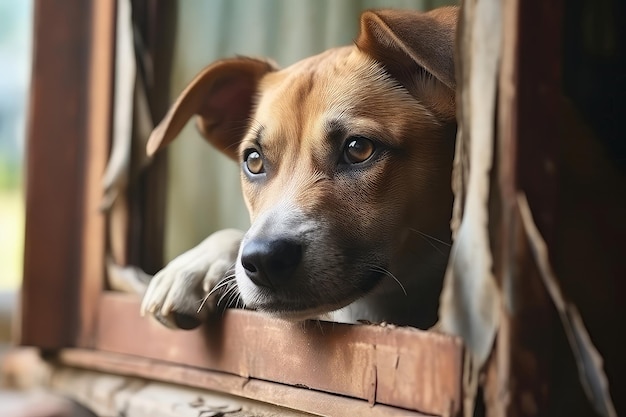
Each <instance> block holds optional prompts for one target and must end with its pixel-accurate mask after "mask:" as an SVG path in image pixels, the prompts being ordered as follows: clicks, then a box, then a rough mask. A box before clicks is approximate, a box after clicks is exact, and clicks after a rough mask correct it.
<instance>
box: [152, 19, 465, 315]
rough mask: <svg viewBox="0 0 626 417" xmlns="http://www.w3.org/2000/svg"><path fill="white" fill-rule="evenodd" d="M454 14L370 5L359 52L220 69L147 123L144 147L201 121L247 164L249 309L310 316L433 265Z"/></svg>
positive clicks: (445, 157)
mask: <svg viewBox="0 0 626 417" xmlns="http://www.w3.org/2000/svg"><path fill="white" fill-rule="evenodd" d="M456 15H457V11H456V9H455V8H443V9H437V10H434V11H432V12H429V13H417V12H406V11H403V12H401V11H391V10H388V11H368V12H365V13H364V14H363V15H362V16H361V33H360V35H359V37H358V39H357V40H356V42H355V45H353V46H350V47H343V48H336V49H331V50H329V51H326V52H324V53H322V54H320V55H317V56H314V57H311V58H308V59H305V60H303V61H300V62H298V63H296V64H294V65H292V66H290V67H288V68H285V69H278V68H276V67H275V66H274V65H273V64H271V63H270V62H267V61H263V60H257V59H250V58H234V59H228V60H222V61H218V62H216V63H214V64H212V65H210V66H209V67H207V68H206V69H205V70H204V71H203V72H202V73H201V74H199V75H198V76H197V77H196V78H195V79H194V80H193V81H192V83H191V84H190V85H189V86H188V87H187V88H186V89H185V91H184V92H183V93H182V94H181V96H180V97H179V98H178V100H177V101H176V103H175V104H174V106H173V107H172V109H171V110H170V111H169V112H168V114H167V115H166V117H165V119H164V120H163V121H162V122H161V124H160V125H159V126H158V127H157V128H156V129H155V131H154V132H153V134H152V136H151V137H150V140H149V143H148V152H149V153H154V152H155V151H157V150H158V149H159V148H161V147H163V146H165V145H166V144H167V143H169V142H170V141H172V140H173V139H174V138H175V137H176V135H177V134H178V133H179V132H180V130H181V129H182V127H183V126H184V124H185V123H186V122H187V121H188V119H189V118H190V117H191V116H192V115H194V114H196V115H198V116H199V117H198V119H197V122H198V126H199V129H200V131H201V133H202V134H203V135H204V136H205V137H206V139H207V140H208V141H209V142H210V143H212V144H213V145H214V146H215V147H217V148H218V149H220V150H221V151H222V152H224V153H225V154H226V155H228V156H229V157H230V158H232V159H234V160H235V161H237V162H238V163H240V164H241V180H242V184H243V192H244V197H245V201H246V204H247V207H248V210H249V212H250V218H251V221H252V226H251V228H250V229H249V230H248V232H247V233H246V235H245V237H244V240H243V242H242V244H241V248H240V251H239V259H238V262H237V265H236V277H237V284H238V287H239V290H240V293H241V296H242V298H243V301H244V302H245V303H246V305H247V306H249V307H252V308H257V309H261V310H266V311H271V312H275V313H279V314H282V315H283V316H288V317H294V318H304V317H310V316H313V315H317V314H319V313H323V312H328V311H331V310H335V309H337V308H340V307H343V306H345V305H347V304H349V303H351V302H352V301H354V300H355V299H357V298H359V297H361V296H363V295H365V294H367V293H368V292H370V291H372V290H373V289H374V288H377V287H379V286H381V282H389V283H392V285H397V284H396V283H395V282H393V280H392V278H390V277H389V275H390V273H393V274H395V275H396V277H397V279H399V280H400V281H401V283H402V284H403V285H404V286H405V289H407V288H408V287H412V284H411V282H410V281H411V280H416V281H419V280H420V275H419V274H420V271H421V270H422V269H423V268H422V269H421V268H420V264H424V265H431V264H432V263H433V260H432V259H430V257H431V252H432V250H433V249H432V247H431V246H432V242H429V241H428V238H425V237H424V236H427V235H428V236H430V235H435V236H439V237H445V236H446V235H447V233H449V232H448V221H449V218H450V209H451V191H450V171H451V162H452V153H453V151H452V149H453V137H454V131H455V126H456V124H455V91H454V90H455V79H454V57H453V45H454V33H455V26H456ZM435 256H439V257H440V258H441V259H440V261H439V262H435V263H441V264H443V263H445V260H446V259H445V256H444V255H440V254H438V253H436V255H435ZM409 275H412V276H410V277H409Z"/></svg>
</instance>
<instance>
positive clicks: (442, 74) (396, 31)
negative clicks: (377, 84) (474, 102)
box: [356, 7, 458, 119]
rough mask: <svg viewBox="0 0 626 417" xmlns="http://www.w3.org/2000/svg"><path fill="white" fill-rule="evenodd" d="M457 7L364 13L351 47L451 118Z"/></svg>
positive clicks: (444, 115) (443, 116)
mask: <svg viewBox="0 0 626 417" xmlns="http://www.w3.org/2000/svg"><path fill="white" fill-rule="evenodd" d="M457 16H458V8H456V7H443V8H439V9H435V10H432V11H430V12H427V13H419V12H408V11H399V10H376V11H366V12H364V13H363V14H362V15H361V32H360V34H359V37H358V39H357V40H356V46H357V47H358V48H359V49H360V50H361V51H362V52H364V53H366V54H368V55H370V56H371V57H373V58H374V59H375V60H377V61H378V62H380V63H381V64H382V65H383V66H384V67H385V69H386V70H387V72H389V74H390V75H391V76H392V77H394V78H395V79H396V80H397V81H398V82H400V83H401V84H402V85H403V86H404V87H405V88H407V90H408V91H409V92H410V93H411V94H413V95H414V96H416V97H417V98H418V99H419V100H420V101H422V102H424V104H425V105H426V106H427V107H429V108H431V110H432V111H433V112H434V113H435V114H436V115H438V116H439V117H442V118H443V119H453V118H454V117H455V113H456V108H455V92H454V90H455V88H456V81H455V71H454V43H455V33H456V23H457Z"/></svg>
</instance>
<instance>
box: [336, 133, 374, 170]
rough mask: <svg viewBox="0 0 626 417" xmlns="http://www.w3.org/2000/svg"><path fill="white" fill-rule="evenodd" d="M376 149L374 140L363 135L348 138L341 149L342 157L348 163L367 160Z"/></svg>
mask: <svg viewBox="0 0 626 417" xmlns="http://www.w3.org/2000/svg"><path fill="white" fill-rule="evenodd" d="M375 150H376V147H375V146H374V142H372V141H371V140H369V139H367V138H364V137H354V138H351V139H349V140H348V142H347V144H346V147H345V149H344V151H343V158H344V160H345V162H347V163H349V164H358V163H360V162H365V161H366V160H368V159H369V158H370V157H371V156H372V155H373V154H374V151H375Z"/></svg>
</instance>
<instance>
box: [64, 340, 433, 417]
mask: <svg viewBox="0 0 626 417" xmlns="http://www.w3.org/2000/svg"><path fill="white" fill-rule="evenodd" d="M57 360H58V363H60V364H61V365H63V367H62V368H61V369H68V368H67V367H75V368H82V369H89V370H93V371H99V372H106V373H108V374H118V375H127V376H133V377H140V378H145V379H147V380H150V381H166V382H168V383H174V384H180V385H183V386H187V387H194V388H202V389H203V390H211V391H217V392H223V393H227V394H230V395H235V396H237V397H243V398H247V399H250V400H255V401H260V402H265V403H270V404H274V405H277V406H279V407H284V408H289V409H292V410H298V411H303V412H307V413H311V414H314V415H324V416H345V415H353V416H361V417H369V416H371V417H374V416H383V417H384V416H389V417H392V416H397V417H399V416H415V417H420V416H424V417H425V415H424V414H421V413H418V412H415V411H409V410H405V409H398V408H393V407H388V406H385V405H381V404H376V405H373V406H372V405H370V404H369V403H368V402H366V401H363V400H355V399H351V398H346V397H341V396H334V395H330V394H326V393H323V392H319V391H314V390H310V389H306V388H302V387H292V386H288V385H282V384H277V383H272V382H266V381H260V380H256V379H251V378H244V377H240V376H234V375H228V374H224V373H221V372H213V371H206V370H201V369H197V368H193V367H189V366H181V365H172V364H170V363H167V362H163V361H157V360H151V359H145V358H137V357H134V356H128V355H120V354H113V353H105V352H95V351H90V350H80V349H65V350H62V351H60V352H59V355H58V356H57ZM57 369H58V368H57ZM74 379H75V378H70V381H71V380H74ZM80 382H81V384H82V381H80ZM128 385H129V384H125V386H128ZM134 385H135V386H136V384H134ZM83 390H84V389H83ZM107 398H108V397H107ZM180 401H181V400H180V398H178V402H180ZM281 415H282V414H281Z"/></svg>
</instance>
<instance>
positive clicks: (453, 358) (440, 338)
mask: <svg viewBox="0 0 626 417" xmlns="http://www.w3.org/2000/svg"><path fill="white" fill-rule="evenodd" d="M99 309H100V311H99V314H98V317H99V321H98V326H97V331H96V340H95V348H96V349H97V350H100V351H105V352H114V353H118V354H123V355H134V356H138V357H142V358H145V359H146V360H147V359H152V360H157V361H160V362H159V366H160V367H165V368H162V369H163V375H166V378H167V380H170V378H171V379H174V380H176V382H178V383H182V384H189V385H192V386H195V387H203V388H209V389H216V390H220V391H223V392H229V393H233V394H235V395H244V394H243V393H242V392H241V391H242V382H241V381H242V380H241V379H233V381H237V382H235V383H230V384H225V383H224V381H222V382H220V383H211V382H210V381H211V377H210V375H213V374H209V373H204V371H203V370H210V371H219V372H223V373H227V374H231V376H232V375H236V376H238V377H239V378H244V381H248V379H250V380H253V379H254V380H264V381H272V382H277V383H281V384H286V385H291V386H295V387H299V388H309V389H313V390H317V391H324V392H328V393H332V394H340V395H343V396H346V397H352V398H356V399H361V400H366V401H368V402H369V403H370V404H372V405H373V404H385V405H389V406H393V407H401V408H404V409H408V410H414V411H419V412H422V413H426V414H432V415H457V414H459V413H460V411H461V398H462V396H461V381H462V370H463V347H462V344H461V342H460V341H459V340H458V339H456V338H453V337H450V336H446V335H441V334H437V333H433V332H424V331H419V330H416V329H411V328H396V327H394V326H378V325H347V324H338V323H327V322H307V323H305V324H302V323H298V324H295V323H291V322H286V321H282V320H277V319H273V318H270V317H267V316H266V315H263V314H259V313H255V312H252V311H245V310H228V311H227V312H226V313H225V314H224V316H223V317H222V319H221V320H217V321H215V322H213V323H210V324H209V325H207V326H205V327H203V328H201V329H197V330H194V331H172V330H168V329H166V328H164V327H163V326H161V325H160V324H158V323H156V322H155V321H154V320H149V319H146V318H142V317H140V316H139V300H137V299H136V298H134V297H132V296H128V295H125V294H119V293H104V294H103V295H102V297H101V299H100V306H99ZM66 358H67V357H66ZM135 360H136V361H140V360H143V359H135ZM130 362H132V361H130ZM130 362H129V361H126V362H125V363H126V364H127V365H129V364H130ZM89 363H90V361H86V362H85V363H84V364H86V365H88V364H89ZM96 363H97V361H95V360H94V361H93V362H92V364H93V367H95V366H96V365H95V364H96ZM105 363H107V365H106V366H107V367H108V366H112V365H111V361H108V362H105ZM137 363H144V362H137ZM174 364H178V365H184V366H185V368H180V367H176V366H174ZM153 366H155V365H154V364H153V363H151V364H150V366H147V365H146V366H145V369H151V367H153ZM125 367H127V366H126V365H125V366H124V367H123V368H125ZM107 369H108V368H107ZM152 369H161V368H158V367H157V368H152ZM166 369H167V370H166ZM133 372H139V371H137V370H136V369H135V370H134V371H133ZM141 372H144V371H141ZM145 372H149V375H148V374H141V376H144V377H150V378H156V377H158V375H157V374H161V371H159V372H156V371H154V370H152V371H145ZM134 375H140V374H139V373H135V374H134ZM173 375H178V377H174V376H173ZM190 375H195V376H194V377H191V376H190ZM247 385H249V384H247V383H243V386H247ZM244 396H246V395H244ZM296 397H297V396H296ZM255 399H258V398H255Z"/></svg>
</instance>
